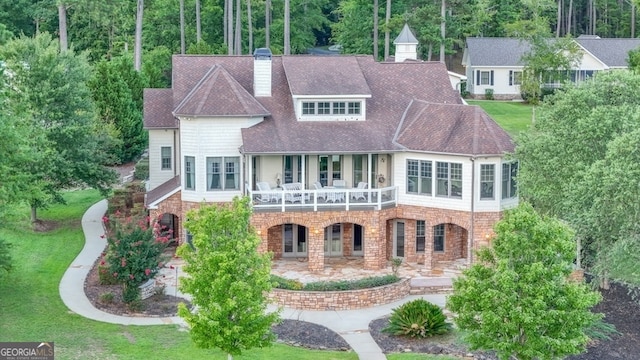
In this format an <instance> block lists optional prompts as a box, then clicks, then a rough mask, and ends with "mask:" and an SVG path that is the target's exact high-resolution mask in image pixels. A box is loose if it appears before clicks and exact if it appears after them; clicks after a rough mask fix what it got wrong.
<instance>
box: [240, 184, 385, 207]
mask: <svg viewBox="0 0 640 360" xmlns="http://www.w3.org/2000/svg"><path fill="white" fill-rule="evenodd" d="M248 193H249V194H248V195H249V196H251V198H252V199H253V207H254V209H256V210H258V209H270V210H275V209H279V210H281V211H282V212H285V211H290V210H301V209H302V208H308V209H309V210H311V209H313V211H318V209H320V210H323V209H325V210H326V209H331V210H350V209H351V210H365V209H375V210H380V209H382V207H383V206H395V205H396V204H397V198H398V197H397V194H398V188H397V187H395V186H390V187H385V188H380V189H358V188H348V189H347V188H322V189H321V190H284V189H273V190H269V191H258V190H249V191H248Z"/></svg>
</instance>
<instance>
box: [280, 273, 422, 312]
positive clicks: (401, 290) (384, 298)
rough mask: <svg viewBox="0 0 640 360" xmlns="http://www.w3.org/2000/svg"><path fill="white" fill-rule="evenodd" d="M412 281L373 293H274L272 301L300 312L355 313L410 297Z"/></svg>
mask: <svg viewBox="0 0 640 360" xmlns="http://www.w3.org/2000/svg"><path fill="white" fill-rule="evenodd" d="M409 282H410V279H402V280H400V281H399V282H397V283H394V284H389V285H385V286H380V287H376V288H370V289H361V290H351V291H292V290H283V289H272V290H271V293H269V299H271V300H272V301H274V302H275V303H276V304H277V305H282V306H286V307H291V308H294V309H299V310H323V311H325V310H354V309H362V308H367V307H371V306H378V305H383V304H388V303H391V302H394V301H397V300H400V299H402V298H404V297H405V296H407V295H409V291H410V283H409Z"/></svg>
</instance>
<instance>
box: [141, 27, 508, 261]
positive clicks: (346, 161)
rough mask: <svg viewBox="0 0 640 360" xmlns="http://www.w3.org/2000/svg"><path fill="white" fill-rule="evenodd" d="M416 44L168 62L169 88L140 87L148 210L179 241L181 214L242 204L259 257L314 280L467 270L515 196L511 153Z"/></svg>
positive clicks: (502, 135)
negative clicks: (368, 51)
mask: <svg viewBox="0 0 640 360" xmlns="http://www.w3.org/2000/svg"><path fill="white" fill-rule="evenodd" d="M407 31H409V30H408V28H407ZM416 45H417V44H414V43H411V42H410V43H403V42H401V41H396V46H397V47H398V46H406V47H407V48H404V49H403V51H402V53H403V54H404V56H403V57H404V58H405V59H410V58H413V59H414V61H398V62H376V61H374V59H373V57H372V56H274V55H272V54H271V52H270V51H269V50H268V49H258V50H257V51H256V52H255V53H254V56H193V55H176V56H174V57H173V82H172V88H170V89H146V90H145V92H144V123H145V128H146V129H147V130H148V131H149V160H150V178H149V181H148V187H149V191H148V192H147V198H146V204H147V206H148V207H149V209H151V212H152V215H154V216H159V215H161V214H164V215H163V222H164V223H165V224H166V225H167V226H170V227H172V228H173V230H174V234H175V236H176V237H177V238H178V239H179V241H188V240H189V236H190V235H189V234H188V233H187V232H186V231H185V230H184V229H183V227H182V223H183V219H184V218H185V214H186V212H187V211H188V210H189V209H193V208H197V207H198V206H200V204H202V203H203V202H206V203H224V202H229V201H231V200H232V199H233V197H235V196H240V195H247V196H250V197H251V198H252V199H253V208H254V212H253V215H252V224H253V226H254V227H255V228H256V230H257V232H258V234H259V235H260V237H261V238H262V244H261V247H260V250H261V251H270V252H272V253H273V254H274V256H275V258H286V257H292V258H298V259H300V260H304V261H308V267H309V269H310V270H312V271H319V270H321V269H323V268H324V266H325V265H324V264H325V259H327V258H329V257H335V256H338V257H362V258H363V262H362V263H363V264H364V265H363V266H364V267H365V268H366V269H381V268H383V267H386V266H387V263H388V260H389V259H391V258H393V257H402V258H404V259H405V261H408V262H413V263H420V264H424V267H425V268H426V269H432V268H433V267H434V266H437V265H438V262H440V261H443V262H444V261H453V260H459V259H463V260H462V261H464V262H470V261H472V258H471V257H472V249H474V248H477V247H478V246H479V245H481V244H484V243H487V241H488V239H489V237H490V236H491V235H492V227H493V225H494V223H495V222H496V221H497V220H498V219H499V218H500V217H501V214H502V211H503V210H504V209H505V208H509V207H512V206H514V205H515V204H516V203H517V201H518V198H517V192H516V184H515V182H514V175H515V173H516V171H517V163H516V162H511V161H509V160H508V159H507V158H505V154H507V153H509V152H512V151H513V149H514V145H513V143H512V140H511V138H510V137H509V135H508V134H507V133H506V132H505V131H504V130H502V129H501V128H500V127H499V126H498V125H497V124H496V123H495V122H494V121H493V120H492V119H491V118H490V117H489V116H488V115H487V114H486V113H485V112H484V111H483V110H482V109H481V108H479V107H477V106H469V105H466V104H465V103H464V102H463V101H462V99H461V98H460V95H459V93H458V92H457V91H456V90H455V89H453V88H452V86H451V82H450V79H449V75H448V72H447V69H446V67H445V66H444V65H443V64H441V63H437V62H420V61H415V56H416ZM399 52H401V51H400V49H397V51H396V53H399ZM407 54H408V55H407Z"/></svg>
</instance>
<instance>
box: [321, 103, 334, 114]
mask: <svg viewBox="0 0 640 360" xmlns="http://www.w3.org/2000/svg"><path fill="white" fill-rule="evenodd" d="M329 114H331V103H330V102H319V103H318V115H329Z"/></svg>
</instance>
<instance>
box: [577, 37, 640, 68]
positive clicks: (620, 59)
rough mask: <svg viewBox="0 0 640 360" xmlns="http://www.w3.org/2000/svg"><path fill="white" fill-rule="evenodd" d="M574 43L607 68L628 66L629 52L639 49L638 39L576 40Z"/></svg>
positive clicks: (639, 40)
mask: <svg viewBox="0 0 640 360" xmlns="http://www.w3.org/2000/svg"><path fill="white" fill-rule="evenodd" d="M576 41H577V42H578V43H579V44H580V45H582V47H584V48H585V49H587V51H589V52H590V53H592V54H593V55H594V56H595V57H597V58H598V59H600V60H601V61H602V62H603V63H605V64H606V65H607V66H609V67H627V66H629V64H628V63H627V56H628V54H629V51H630V50H634V49H638V47H640V39H594V38H578V39H576Z"/></svg>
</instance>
